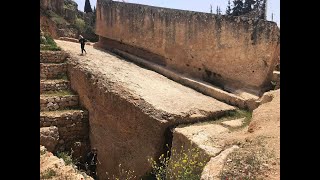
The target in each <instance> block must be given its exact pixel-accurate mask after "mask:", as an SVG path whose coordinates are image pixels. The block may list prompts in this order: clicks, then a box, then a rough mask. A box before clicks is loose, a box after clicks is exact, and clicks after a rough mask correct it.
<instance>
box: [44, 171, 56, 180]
mask: <svg viewBox="0 0 320 180" xmlns="http://www.w3.org/2000/svg"><path fill="white" fill-rule="evenodd" d="M55 175H56V172H55V171H54V170H53V169H47V170H46V171H44V172H43V173H41V174H40V179H51V178H52V177H54V176H55Z"/></svg>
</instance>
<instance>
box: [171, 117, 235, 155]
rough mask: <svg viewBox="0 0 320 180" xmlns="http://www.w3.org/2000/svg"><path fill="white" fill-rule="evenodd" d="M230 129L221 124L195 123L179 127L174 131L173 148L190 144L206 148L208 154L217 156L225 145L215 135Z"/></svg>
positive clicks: (205, 151)
mask: <svg viewBox="0 0 320 180" xmlns="http://www.w3.org/2000/svg"><path fill="white" fill-rule="evenodd" d="M228 131H229V130H228V128H225V127H223V126H221V125H219V124H205V123H200V124H195V125H190V126H186V127H177V128H175V129H174V133H173V143H172V148H174V149H179V148H180V147H181V146H183V147H187V146H188V144H194V145H195V146H197V147H199V148H201V149H203V150H204V153H206V156H208V157H211V156H216V155H217V154H218V153H220V151H221V150H222V149H221V148H222V147H223V144H219V142H217V141H216V140H215V137H216V136H217V135H219V134H222V133H227V132H228Z"/></svg>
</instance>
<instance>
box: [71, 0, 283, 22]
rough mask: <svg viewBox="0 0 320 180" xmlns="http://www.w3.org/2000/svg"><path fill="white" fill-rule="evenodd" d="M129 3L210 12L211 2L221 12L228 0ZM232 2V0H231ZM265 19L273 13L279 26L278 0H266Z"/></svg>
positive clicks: (92, 1) (135, 0)
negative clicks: (218, 7)
mask: <svg viewBox="0 0 320 180" xmlns="http://www.w3.org/2000/svg"><path fill="white" fill-rule="evenodd" d="M74 1H75V2H77V4H78V9H79V10H81V11H83V9H84V2H85V0H74ZM96 1H97V0H90V4H91V6H92V8H93V6H96ZM115 1H121V0H115ZM125 1H126V2H129V3H137V4H145V5H151V6H159V7H167V8H174V9H183V10H191V11H199V12H210V4H212V9H213V13H215V12H216V9H217V6H220V9H221V10H222V14H224V13H225V10H226V7H227V4H228V0H188V1H186V0H125ZM231 4H232V0H231ZM267 7H268V9H267V19H268V20H270V21H271V14H272V13H273V21H275V22H277V24H278V26H279V27H280V0H268V5H267Z"/></svg>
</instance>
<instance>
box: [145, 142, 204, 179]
mask: <svg viewBox="0 0 320 180" xmlns="http://www.w3.org/2000/svg"><path fill="white" fill-rule="evenodd" d="M181 149H182V150H181V151H179V152H177V151H176V150H175V149H173V150H172V154H176V156H175V157H177V159H170V157H169V151H167V155H166V156H165V155H164V154H162V155H161V156H160V157H159V163H157V162H156V161H155V160H152V159H149V162H150V163H151V166H152V172H151V173H152V174H154V175H155V177H156V179H157V180H165V179H178V180H184V179H188V180H199V179H200V177H201V172H202V169H203V167H204V165H205V164H206V163H205V162H204V161H202V160H200V151H199V149H198V148H193V149H188V150H186V151H185V150H184V149H183V147H182V148H181Z"/></svg>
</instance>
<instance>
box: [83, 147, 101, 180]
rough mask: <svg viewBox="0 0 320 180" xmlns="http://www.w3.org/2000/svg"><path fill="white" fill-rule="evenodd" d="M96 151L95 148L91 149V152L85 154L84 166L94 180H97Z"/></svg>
mask: <svg viewBox="0 0 320 180" xmlns="http://www.w3.org/2000/svg"><path fill="white" fill-rule="evenodd" d="M97 153H98V150H97V148H92V150H91V151H90V152H89V153H88V154H87V159H86V164H87V167H88V170H89V175H90V176H91V177H93V178H94V179H97V172H96V169H97V162H99V160H98V157H97V156H98V154H97Z"/></svg>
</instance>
